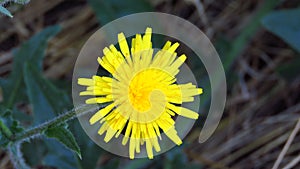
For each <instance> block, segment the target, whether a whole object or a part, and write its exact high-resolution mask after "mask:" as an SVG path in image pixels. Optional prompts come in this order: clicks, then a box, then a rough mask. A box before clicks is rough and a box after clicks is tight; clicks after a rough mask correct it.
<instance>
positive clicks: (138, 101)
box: [128, 68, 167, 113]
mask: <svg viewBox="0 0 300 169" xmlns="http://www.w3.org/2000/svg"><path fill="white" fill-rule="evenodd" d="M163 75H166V73H165V72H164V71H162V70H159V69H154V68H149V69H146V70H143V71H141V72H139V73H137V74H136V75H135V76H134V77H133V78H132V80H131V81H130V84H129V91H128V94H129V101H130V103H131V105H132V106H133V107H134V109H135V110H137V111H138V112H141V113H143V112H146V111H149V110H150V109H151V106H155V105H156V104H159V103H158V102H159V101H161V100H162V97H164V94H163V93H164V92H163V88H165V86H166V85H167V84H166V83H163V81H162V77H163ZM154 91H160V92H159V93H160V94H159V93H157V92H155V93H153V92H154ZM151 95H152V96H151ZM157 97H159V98H157Z"/></svg>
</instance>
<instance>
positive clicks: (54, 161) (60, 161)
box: [31, 140, 78, 169]
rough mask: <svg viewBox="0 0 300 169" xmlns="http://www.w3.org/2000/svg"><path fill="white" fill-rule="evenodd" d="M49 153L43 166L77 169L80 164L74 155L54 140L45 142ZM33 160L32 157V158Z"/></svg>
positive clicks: (58, 168)
mask: <svg viewBox="0 0 300 169" xmlns="http://www.w3.org/2000/svg"><path fill="white" fill-rule="evenodd" d="M44 142H45V143H46V146H47V148H48V153H47V155H46V156H45V158H44V159H43V164H44V165H47V166H52V167H55V168H57V169H75V168H78V163H77V161H76V159H75V156H74V154H73V153H72V152H71V151H70V150H69V149H67V148H66V147H65V146H63V145H62V144H61V143H59V142H57V141H53V140H45V141H44ZM31 158H32V157H31Z"/></svg>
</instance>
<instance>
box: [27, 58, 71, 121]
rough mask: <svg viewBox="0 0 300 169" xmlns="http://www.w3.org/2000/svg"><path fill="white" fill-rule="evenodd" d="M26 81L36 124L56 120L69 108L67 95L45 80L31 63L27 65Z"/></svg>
mask: <svg viewBox="0 0 300 169" xmlns="http://www.w3.org/2000/svg"><path fill="white" fill-rule="evenodd" d="M24 79H25V84H26V88H27V94H28V97H29V100H30V103H31V104H32V107H33V114H34V115H33V116H34V124H40V123H42V122H45V121H46V120H49V119H51V118H54V117H55V116H56V115H58V114H59V113H62V112H64V111H65V110H67V109H68V108H69V105H70V101H69V99H68V97H67V95H66V94H65V93H64V92H62V91H60V90H58V89H57V88H56V87H55V86H54V85H53V84H52V83H50V82H49V81H48V80H47V79H45V78H44V77H43V76H42V74H41V73H40V72H39V71H38V70H37V68H36V67H34V66H33V65H32V64H31V63H25V66H24Z"/></svg>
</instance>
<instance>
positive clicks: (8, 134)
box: [0, 120, 12, 138]
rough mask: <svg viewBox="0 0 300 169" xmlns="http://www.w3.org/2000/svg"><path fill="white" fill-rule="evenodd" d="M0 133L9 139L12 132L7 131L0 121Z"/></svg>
mask: <svg viewBox="0 0 300 169" xmlns="http://www.w3.org/2000/svg"><path fill="white" fill-rule="evenodd" d="M0 131H1V133H3V135H4V136H5V137H6V138H11V137H12V132H11V131H10V130H9V128H8V127H7V126H6V125H5V124H4V123H3V121H1V120H0Z"/></svg>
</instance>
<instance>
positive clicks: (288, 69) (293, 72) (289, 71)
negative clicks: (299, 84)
mask: <svg viewBox="0 0 300 169" xmlns="http://www.w3.org/2000/svg"><path fill="white" fill-rule="evenodd" d="M299 65H300V57H295V58H294V59H292V60H291V61H289V62H288V63H285V64H282V65H280V66H279V67H278V68H276V72H277V73H278V74H279V75H280V76H282V77H283V78H284V79H286V80H287V81H292V80H294V79H295V78H297V77H299V72H300V66H299Z"/></svg>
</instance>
